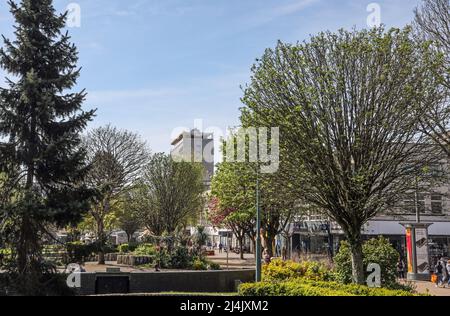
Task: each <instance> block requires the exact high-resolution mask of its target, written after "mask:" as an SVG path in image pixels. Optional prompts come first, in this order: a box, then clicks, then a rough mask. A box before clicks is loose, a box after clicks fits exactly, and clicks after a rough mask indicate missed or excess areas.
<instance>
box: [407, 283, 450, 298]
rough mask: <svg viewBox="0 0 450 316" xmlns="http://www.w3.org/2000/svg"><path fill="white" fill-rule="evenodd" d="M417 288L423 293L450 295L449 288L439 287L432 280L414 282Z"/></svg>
mask: <svg viewBox="0 0 450 316" xmlns="http://www.w3.org/2000/svg"><path fill="white" fill-rule="evenodd" d="M414 284H415V285H416V290H417V292H419V293H422V294H431V295H434V296H450V289H449V288H437V287H436V285H435V284H434V283H431V282H414Z"/></svg>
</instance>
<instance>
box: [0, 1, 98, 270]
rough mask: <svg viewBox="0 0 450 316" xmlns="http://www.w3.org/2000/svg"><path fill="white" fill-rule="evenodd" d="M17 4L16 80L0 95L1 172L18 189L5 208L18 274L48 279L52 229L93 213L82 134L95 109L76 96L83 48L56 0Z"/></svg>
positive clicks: (1, 53)
mask: <svg viewBox="0 0 450 316" xmlns="http://www.w3.org/2000/svg"><path fill="white" fill-rule="evenodd" d="M9 6H10V11H11V13H12V14H13V16H14V19H15V33H14V34H15V40H13V41H11V40H9V39H6V38H5V37H4V36H3V40H4V47H3V48H1V49H0V66H1V67H2V68H4V69H5V70H6V71H7V72H8V73H9V74H10V75H12V76H13V79H11V78H10V79H8V80H7V84H8V87H7V88H2V89H0V137H1V138H0V141H1V144H0V146H1V147H0V154H1V158H2V159H1V161H0V167H1V169H2V172H3V174H5V175H6V176H7V178H8V179H9V180H10V182H12V183H13V184H12V190H10V191H9V192H10V193H11V194H10V195H9V198H8V199H6V200H5V199H3V203H2V204H3V205H2V210H1V213H0V216H1V218H0V220H1V222H0V223H1V229H2V231H1V234H2V236H3V238H5V239H6V242H7V243H9V244H10V245H11V246H12V250H13V259H14V260H12V262H13V264H12V266H11V267H10V271H12V272H13V273H14V274H15V275H16V276H20V275H22V276H23V275H25V276H27V275H29V274H34V275H39V274H41V275H42V274H43V273H44V274H45V272H48V270H45V271H44V270H43V269H42V266H43V265H42V257H41V247H42V245H41V242H40V240H41V237H42V236H43V234H44V232H45V230H46V227H47V225H48V224H56V225H66V224H68V223H71V222H76V221H77V220H79V219H80V217H81V215H82V213H83V211H85V210H87V209H88V203H89V198H90V196H91V192H90V191H89V190H87V189H86V188H85V187H83V185H82V184H81V183H82V180H83V178H84V176H85V174H86V171H87V168H86V166H85V152H84V150H83V149H82V148H81V146H80V133H81V132H82V131H83V129H85V128H86V125H87V123H88V122H89V121H90V120H91V119H92V117H93V115H94V111H88V112H84V111H83V110H82V103H83V101H84V100H85V97H86V93H85V91H84V90H83V91H81V92H78V93H75V92H72V91H71V90H72V89H73V88H74V86H75V84H76V80H77V78H78V76H79V74H80V69H79V68H77V66H76V63H77V60H78V57H77V55H78V53H77V49H76V47H75V45H73V44H71V43H70V37H69V36H68V33H67V32H63V29H64V28H65V23H66V14H58V13H56V11H55V9H54V7H53V3H52V0H22V1H21V2H20V4H17V3H15V2H14V1H12V0H11V1H9ZM68 90H69V91H70V92H65V91H68Z"/></svg>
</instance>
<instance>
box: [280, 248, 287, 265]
mask: <svg viewBox="0 0 450 316" xmlns="http://www.w3.org/2000/svg"><path fill="white" fill-rule="evenodd" d="M281 256H282V257H283V261H286V260H287V249H286V246H284V247H283V250H281Z"/></svg>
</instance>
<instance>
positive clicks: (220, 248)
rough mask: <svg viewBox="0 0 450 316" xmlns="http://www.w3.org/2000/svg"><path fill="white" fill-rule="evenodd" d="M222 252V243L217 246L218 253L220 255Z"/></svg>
mask: <svg viewBox="0 0 450 316" xmlns="http://www.w3.org/2000/svg"><path fill="white" fill-rule="evenodd" d="M222 251H223V245H222V243H220V244H219V253H222Z"/></svg>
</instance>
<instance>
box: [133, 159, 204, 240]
mask: <svg viewBox="0 0 450 316" xmlns="http://www.w3.org/2000/svg"><path fill="white" fill-rule="evenodd" d="M143 184H144V187H145V195H146V200H147V203H146V207H145V208H143V209H142V215H141V218H142V219H143V220H144V224H145V227H146V228H147V229H148V230H149V231H151V233H152V234H153V235H156V236H161V235H162V234H163V233H164V232H165V233H167V234H168V235H169V236H173V234H174V233H175V231H176V230H177V229H178V228H180V226H183V225H184V224H186V222H187V220H188V219H190V218H192V217H193V216H195V215H196V214H199V212H200V210H201V209H202V207H203V206H204V200H203V196H202V194H203V191H204V186H203V182H202V168H201V166H200V165H197V164H193V163H188V162H175V161H174V160H173V159H172V157H170V156H167V155H164V154H156V155H154V156H153V157H152V158H151V159H150V162H149V163H148V164H147V166H146V169H145V172H144V177H143Z"/></svg>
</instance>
